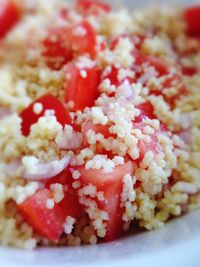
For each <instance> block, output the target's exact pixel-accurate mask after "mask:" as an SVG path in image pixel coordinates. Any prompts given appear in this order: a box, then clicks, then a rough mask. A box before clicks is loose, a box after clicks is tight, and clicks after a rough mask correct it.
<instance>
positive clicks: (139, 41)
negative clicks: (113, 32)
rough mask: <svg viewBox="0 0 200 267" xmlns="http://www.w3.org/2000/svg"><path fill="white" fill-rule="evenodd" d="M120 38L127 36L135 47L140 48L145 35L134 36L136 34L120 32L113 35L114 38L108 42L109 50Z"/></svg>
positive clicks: (113, 47)
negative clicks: (115, 35)
mask: <svg viewBox="0 0 200 267" xmlns="http://www.w3.org/2000/svg"><path fill="white" fill-rule="evenodd" d="M121 38H128V39H129V40H130V41H131V43H132V44H133V45H134V47H135V48H137V49H140V48H141V46H142V43H143V42H144V40H145V38H146V37H145V36H143V35H141V36H136V35H128V34H122V35H120V36H117V37H114V39H112V40H111V42H110V49H111V50H113V49H115V47H116V45H117V44H118V43H119V41H120V39H121Z"/></svg>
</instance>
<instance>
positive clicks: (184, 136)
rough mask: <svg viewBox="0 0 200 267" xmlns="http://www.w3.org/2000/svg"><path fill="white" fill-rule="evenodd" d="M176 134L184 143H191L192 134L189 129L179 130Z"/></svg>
mask: <svg viewBox="0 0 200 267" xmlns="http://www.w3.org/2000/svg"><path fill="white" fill-rule="evenodd" d="M177 135H178V136H179V137H180V138H181V139H182V140H183V141H184V142H185V144H186V145H189V146H191V145H192V134H191V130H190V129H188V130H183V131H180V132H179V133H178V134H177Z"/></svg>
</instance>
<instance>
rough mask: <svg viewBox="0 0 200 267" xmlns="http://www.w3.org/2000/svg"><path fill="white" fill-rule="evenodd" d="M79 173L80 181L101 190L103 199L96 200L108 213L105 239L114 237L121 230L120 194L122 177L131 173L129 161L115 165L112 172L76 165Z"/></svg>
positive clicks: (131, 168) (108, 239)
mask: <svg viewBox="0 0 200 267" xmlns="http://www.w3.org/2000/svg"><path fill="white" fill-rule="evenodd" d="M78 170H79V171H80V173H81V177H80V179H81V181H82V182H83V184H84V185H88V184H93V185H94V186H96V188H97V191H103V193H104V196H105V201H99V200H97V204H98V207H99V208H100V209H102V210H104V211H106V212H107V213H108V216H109V220H108V221H107V233H106V237H105V240H107V241H111V240H114V239H116V238H117V237H118V236H119V234H120V233H121V231H122V223H123V222H122V213H123V209H121V208H120V195H121V192H122V189H123V177H124V175H125V174H127V173H129V174H132V172H133V166H132V163H131V162H127V163H125V164H123V165H119V166H117V167H115V169H114V170H113V172H112V173H105V172H104V171H103V170H92V169H90V170H86V169H85V167H78Z"/></svg>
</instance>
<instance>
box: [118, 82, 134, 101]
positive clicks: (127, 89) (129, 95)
mask: <svg viewBox="0 0 200 267" xmlns="http://www.w3.org/2000/svg"><path fill="white" fill-rule="evenodd" d="M116 97H124V98H125V99H127V100H132V99H133V98H134V97H135V92H134V90H133V88H132V86H131V84H130V83H129V82H128V81H125V82H124V83H123V84H121V85H120V86H119V87H118V89H117V92H116Z"/></svg>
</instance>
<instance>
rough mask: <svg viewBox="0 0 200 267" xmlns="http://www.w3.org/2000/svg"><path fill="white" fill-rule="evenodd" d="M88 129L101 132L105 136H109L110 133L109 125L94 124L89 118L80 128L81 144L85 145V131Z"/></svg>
mask: <svg viewBox="0 0 200 267" xmlns="http://www.w3.org/2000/svg"><path fill="white" fill-rule="evenodd" d="M89 130H93V131H94V132H95V133H100V134H102V135H103V136H104V137H105V138H109V137H111V134H110V132H109V125H100V124H94V123H93V122H92V121H91V120H88V121H87V122H86V123H85V124H84V125H83V129H82V133H83V146H87V144H88V142H87V138H86V135H87V132H88V131H89Z"/></svg>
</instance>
